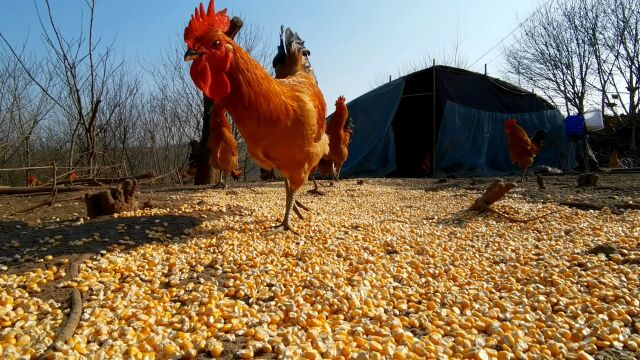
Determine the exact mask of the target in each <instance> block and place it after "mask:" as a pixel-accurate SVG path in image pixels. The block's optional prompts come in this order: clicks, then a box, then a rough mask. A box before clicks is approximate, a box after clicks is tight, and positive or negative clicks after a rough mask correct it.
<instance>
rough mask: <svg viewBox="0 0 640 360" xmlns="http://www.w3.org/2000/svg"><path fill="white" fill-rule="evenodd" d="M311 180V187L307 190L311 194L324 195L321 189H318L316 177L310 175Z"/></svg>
mask: <svg viewBox="0 0 640 360" xmlns="http://www.w3.org/2000/svg"><path fill="white" fill-rule="evenodd" d="M311 180H312V181H313V189H311V190H309V191H308V192H309V193H311V194H313V195H324V193H323V192H322V191H320V190H318V182H317V181H316V178H315V177H311Z"/></svg>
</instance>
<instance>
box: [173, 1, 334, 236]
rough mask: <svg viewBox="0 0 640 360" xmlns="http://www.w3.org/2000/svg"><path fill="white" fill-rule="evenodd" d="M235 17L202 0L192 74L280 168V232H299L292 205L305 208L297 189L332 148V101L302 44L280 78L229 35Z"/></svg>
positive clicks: (193, 37) (250, 143) (188, 38)
mask: <svg viewBox="0 0 640 360" xmlns="http://www.w3.org/2000/svg"><path fill="white" fill-rule="evenodd" d="M229 25H230V21H229V17H228V16H227V15H226V9H225V10H222V11H220V12H215V10H214V2H213V0H211V1H210V2H209V6H208V9H207V10H206V11H205V9H204V6H203V5H202V4H200V7H199V8H196V11H195V14H194V15H192V17H191V20H190V21H189V24H188V26H187V27H186V29H185V32H184V40H185V42H186V44H187V48H188V49H187V52H186V53H185V60H186V61H191V60H192V61H193V63H192V64H191V69H190V75H191V79H192V80H193V82H194V83H195V85H196V86H197V87H198V88H199V89H200V90H202V91H203V92H204V94H205V95H206V96H207V97H209V98H211V99H213V100H215V102H216V104H219V105H221V106H222V107H224V108H225V109H226V110H227V111H228V113H229V115H231V117H232V118H233V121H234V123H235V124H236V126H237V128H238V130H239V131H240V134H242V137H243V138H244V140H245V142H246V144H247V150H248V152H249V154H250V155H251V156H252V157H253V159H254V160H255V161H256V163H257V164H258V165H259V166H261V167H263V168H265V169H277V170H278V171H279V173H280V174H281V175H282V177H283V178H284V183H285V190H286V203H285V213H284V218H283V220H282V222H281V223H280V225H278V226H277V227H276V229H275V230H274V231H284V230H288V231H293V230H292V229H291V227H290V224H289V218H290V214H291V210H292V209H293V210H294V211H295V212H296V214H298V215H300V214H299V210H298V209H297V207H302V208H304V207H303V206H302V204H300V203H299V202H298V201H296V200H295V192H296V191H297V190H298V189H299V188H300V187H301V186H302V185H303V184H304V183H305V181H306V179H307V178H308V176H309V172H310V171H311V169H312V168H313V167H315V165H316V164H317V163H318V161H320V159H321V158H322V157H323V156H324V154H326V153H327V152H328V151H329V139H328V137H327V135H326V134H325V116H326V104H325V102H324V98H323V96H322V92H321V91H320V88H318V85H317V83H316V79H315V77H314V75H313V73H312V72H311V71H310V69H308V68H306V67H305V66H304V64H305V61H304V60H305V57H304V54H303V53H302V52H301V51H300V48H298V47H293V48H292V53H295V54H297V59H298V61H296V62H295V63H292V64H291V68H292V69H294V70H292V74H293V75H292V76H289V77H287V78H285V79H274V78H273V77H271V76H270V75H269V73H268V72H267V71H266V70H265V69H264V68H262V66H260V64H259V63H258V62H257V61H256V60H254V59H253V58H251V56H250V55H249V54H248V53H247V52H246V51H245V50H244V49H242V48H241V47H240V46H239V45H238V44H236V43H235V42H234V41H233V40H231V39H230V38H229V37H228V36H226V35H225V34H224V32H225V31H227V29H228V28H229Z"/></svg>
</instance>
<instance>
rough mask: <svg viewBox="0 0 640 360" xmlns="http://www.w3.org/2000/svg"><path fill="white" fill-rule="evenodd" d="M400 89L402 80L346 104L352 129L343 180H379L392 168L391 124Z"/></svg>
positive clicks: (342, 174) (394, 165) (402, 84)
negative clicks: (351, 178)
mask: <svg viewBox="0 0 640 360" xmlns="http://www.w3.org/2000/svg"><path fill="white" fill-rule="evenodd" d="M403 88H404V79H398V80H395V81H392V82H389V83H387V84H385V85H383V86H381V87H379V88H377V89H375V90H373V91H370V92H368V93H366V94H364V95H362V96H360V97H359V98H357V99H355V100H353V101H351V102H350V103H349V104H348V108H349V116H350V117H351V119H352V121H353V125H354V129H353V137H352V138H351V144H350V145H349V157H348V158H347V161H346V162H345V163H344V164H343V165H342V171H341V175H340V176H343V177H352V176H358V177H382V176H385V175H387V174H389V173H390V172H392V171H393V170H395V168H396V152H395V136H394V133H393V128H392V127H391V123H392V122H393V119H394V115H395V113H396V109H397V107H398V104H399V103H400V97H401V95H402V90H403Z"/></svg>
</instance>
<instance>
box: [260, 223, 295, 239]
mask: <svg viewBox="0 0 640 360" xmlns="http://www.w3.org/2000/svg"><path fill="white" fill-rule="evenodd" d="M285 231H291V232H292V233H294V234H296V235H298V236H300V234H298V233H297V232H296V231H295V230H293V229H292V228H291V226H289V224H286V223H282V224H280V225H277V226H274V227H273V228H272V230H271V231H269V232H267V233H266V234H265V237H269V236H272V235H275V234H278V233H282V232H285Z"/></svg>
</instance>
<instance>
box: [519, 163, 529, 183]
mask: <svg viewBox="0 0 640 360" xmlns="http://www.w3.org/2000/svg"><path fill="white" fill-rule="evenodd" d="M527 169H528V167H527V168H525V169H524V170H522V176H521V177H520V182H521V183H523V182H524V174H526V173H527Z"/></svg>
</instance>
